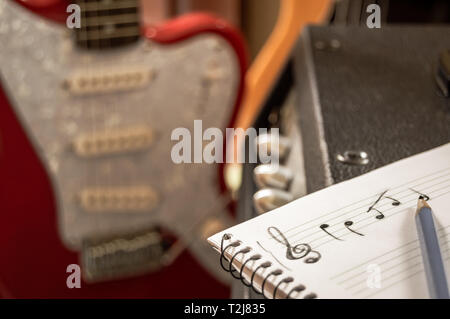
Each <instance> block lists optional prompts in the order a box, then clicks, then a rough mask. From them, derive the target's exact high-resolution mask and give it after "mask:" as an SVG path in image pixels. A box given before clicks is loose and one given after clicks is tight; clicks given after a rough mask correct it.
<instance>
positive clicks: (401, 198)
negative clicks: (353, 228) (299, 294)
mask: <svg viewBox="0 0 450 319" xmlns="http://www.w3.org/2000/svg"><path fill="white" fill-rule="evenodd" d="M449 181H450V179H446V180H444V181H441V182H439V183H437V184H434V185H431V186H428V187H434V186H437V185H441V184H443V183H446V182H449ZM427 183H428V182H427ZM423 184H426V183H423ZM423 184H421V185H423ZM421 185H414V187H415V188H417V186H421ZM433 191H436V190H431V191H428V193H430V192H433ZM404 192H408V194H406V195H405V196H402V197H398V199H399V200H402V201H403V203H402V204H405V201H404V199H405V198H408V197H409V196H413V194H414V192H412V193H411V190H410V189H404V190H402V191H401V192H398V193H396V194H392V195H391V196H396V197H397V195H398V194H401V193H404ZM415 200H417V196H414V199H413V201H415ZM409 202H410V201H407V202H406V203H409ZM391 206H392V203H385V204H382V205H381V206H380V207H379V208H378V210H383V211H385V212H386V211H390V210H392V209H395V208H396V207H398V206H399V205H396V206H395V207H391ZM385 207H389V208H388V209H384V208H385ZM364 208H367V206H362V207H360V208H359V209H355V210H352V211H348V212H346V213H343V214H342V215H339V216H336V217H334V218H332V219H329V220H336V219H338V218H342V217H343V216H345V215H348V214H351V213H354V212H356V211H360V212H359V213H358V214H357V215H354V216H352V217H351V218H347V220H351V219H352V218H355V217H357V216H363V215H365V214H366V213H367V210H365V209H364ZM370 218H372V217H369V218H367V219H370ZM329 220H328V221H329ZM341 223H342V221H340V222H339V223H335V224H333V225H331V226H334V225H340V224H341ZM315 228H317V225H316V226H311V227H309V228H308V229H305V231H306V230H309V229H315ZM302 233H304V231H303V232H302ZM297 234H300V232H299V233H296V234H293V235H291V236H290V237H288V238H289V239H292V238H293V237H294V236H295V235H297ZM311 235H312V234H311ZM325 237H326V236H325Z"/></svg>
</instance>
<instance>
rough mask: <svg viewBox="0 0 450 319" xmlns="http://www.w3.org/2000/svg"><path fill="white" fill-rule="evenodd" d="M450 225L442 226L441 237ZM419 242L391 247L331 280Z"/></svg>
mask: <svg viewBox="0 0 450 319" xmlns="http://www.w3.org/2000/svg"><path fill="white" fill-rule="evenodd" d="M449 227H450V225H448V226H445V227H441V228H439V229H438V232H440V233H441V232H444V233H443V234H441V235H439V238H441V237H443V236H446V235H449V234H450V233H446V230H447V228H449ZM418 242H419V240H418V239H415V240H412V241H410V242H408V243H406V244H403V245H401V246H399V247H397V248H394V249H391V250H389V251H387V252H385V253H383V254H381V255H379V256H377V257H373V258H371V259H368V260H366V261H364V262H362V263H360V264H358V265H356V266H353V267H352V268H350V269H347V270H345V271H343V272H341V273H338V274H336V275H334V276H332V277H330V278H329V279H330V280H335V279H337V278H339V277H342V276H343V275H345V274H348V273H350V272H352V271H354V270H357V269H358V268H360V267H364V266H365V265H367V264H370V263H373V262H375V261H376V260H379V259H380V258H383V257H385V256H387V255H389V254H391V253H393V252H396V251H399V250H401V249H403V248H405V247H407V246H409V245H412V244H416V243H418Z"/></svg>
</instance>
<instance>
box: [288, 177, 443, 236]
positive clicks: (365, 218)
mask: <svg viewBox="0 0 450 319" xmlns="http://www.w3.org/2000/svg"><path fill="white" fill-rule="evenodd" d="M449 181H450V179H447V180H445V181H441V182H439V183H437V184H435V185H432V186H429V188H431V187H434V186H438V185H441V184H443V183H447V182H449ZM449 186H450V185H445V186H444V187H443V188H439V189H437V190H436V189H432V190H429V192H428V193H429V194H431V193H433V196H432V198H438V197H440V196H443V195H445V194H446V193H444V194H439V195H435V192H438V191H441V190H443V189H445V190H446V189H448V187H449ZM407 191H409V190H408V189H406V190H404V191H402V192H407ZM409 192H411V191H409ZM399 193H401V192H399ZM413 194H414V193H409V194H407V195H405V196H403V197H400V198H398V199H399V200H402V201H403V202H402V209H401V211H404V210H405V209H408V208H410V207H411V205H410V206H407V207H404V205H408V204H411V203H412V204H415V203H416V201H417V196H415V195H413ZM392 196H393V195H392ZM408 197H412V198H411V199H410V200H407V201H405V199H406V198H408ZM365 207H367V206H365ZM384 207H389V208H387V209H384ZM398 207H399V206H392V205H391V204H389V203H386V204H383V205H382V206H381V207H380V209H383V211H384V212H385V213H387V212H390V211H391V210H393V209H396V208H398ZM356 211H360V212H359V213H357V214H355V215H353V216H351V217H348V218H342V217H344V216H345V215H348V214H351V213H354V212H356ZM361 211H363V212H361ZM365 215H367V211H366V210H363V209H359V210H356V209H355V210H353V211H349V212H346V213H343V214H342V215H340V216H337V217H335V218H333V219H337V218H341V221H340V222H337V223H335V224H333V225H330V227H333V226H336V225H341V224H343V223H344V222H345V221H353V222H354V220H355V218H356V217H359V216H365ZM391 216H392V215H391ZM370 219H373V215H370V216H367V217H364V218H361V219H359V220H358V222H361V221H366V220H370ZM377 221H378V220H376V221H375V222H377ZM371 224H373V223H370V225H371ZM364 226H365V225H364ZM317 228H320V226H318V225H317V224H316V225H315V226H312V227H309V228H308V229H305V230H304V231H302V232H299V233H296V234H292V235H291V236H290V237H288V239H293V238H294V237H295V236H296V235H298V234H304V233H305V232H306V231H307V230H311V229H314V230H316V229H317ZM361 228H362V227H361V226H358V229H361ZM322 231H323V230H321V231H314V232H312V233H309V234H304V236H302V238H299V239H295V241H293V243H294V244H295V243H296V242H299V241H309V242H310V243H312V242H315V241H317V240H320V239H323V238H327V237H329V233H327V234H321V236H319V237H317V238H314V239H312V240H311V239H310V240H307V239H308V238H309V237H311V236H313V235H315V234H319V233H321V232H322ZM341 231H344V233H343V234H342V235H341V234H339V235H340V236H341V237H343V236H346V235H350V234H351V233H349V232H348V229H347V228H340V229H338V230H336V231H334V234H336V233H338V232H341ZM334 239H335V238H333V240H334ZM333 240H332V241H333Z"/></svg>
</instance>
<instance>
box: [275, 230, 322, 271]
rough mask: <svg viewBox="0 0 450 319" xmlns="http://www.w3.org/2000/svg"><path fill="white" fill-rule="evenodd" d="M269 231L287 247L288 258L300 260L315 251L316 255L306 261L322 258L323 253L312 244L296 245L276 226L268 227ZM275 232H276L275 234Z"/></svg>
mask: <svg viewBox="0 0 450 319" xmlns="http://www.w3.org/2000/svg"><path fill="white" fill-rule="evenodd" d="M267 232H268V233H269V235H270V236H272V238H273V239H275V240H276V241H277V242H279V243H280V244H282V245H284V246H285V247H286V258H287V259H289V260H298V259H302V258H304V257H306V256H307V255H308V254H309V253H314V254H315V255H316V256H315V257H310V258H307V259H306V260H305V262H306V263H308V264H311V263H315V262H317V261H319V259H320V258H321V255H320V253H319V252H317V251H315V250H312V249H311V246H309V245H308V244H306V243H303V244H297V245H295V246H294V247H292V245H291V244H290V243H289V241H288V239H287V238H286V236H284V235H283V233H282V232H281V231H280V230H279V229H278V228H276V227H273V226H271V227H269V228H267ZM274 232H275V233H276V234H274Z"/></svg>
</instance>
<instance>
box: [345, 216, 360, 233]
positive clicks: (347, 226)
mask: <svg viewBox="0 0 450 319" xmlns="http://www.w3.org/2000/svg"><path fill="white" fill-rule="evenodd" d="M344 225H345V227H346V228H347V229H348V230H349V231H351V232H352V233H355V234H357V235H359V236H364V234H361V233H359V232H357V231H356V230H353V229H351V228H350V226H352V225H353V222H352V221H351V220H348V221H346V222H345V223H344Z"/></svg>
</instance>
